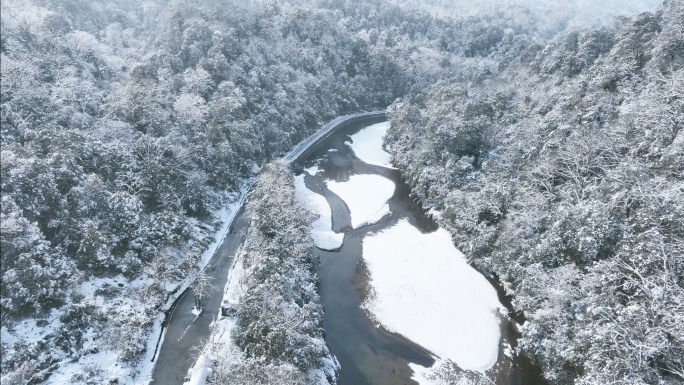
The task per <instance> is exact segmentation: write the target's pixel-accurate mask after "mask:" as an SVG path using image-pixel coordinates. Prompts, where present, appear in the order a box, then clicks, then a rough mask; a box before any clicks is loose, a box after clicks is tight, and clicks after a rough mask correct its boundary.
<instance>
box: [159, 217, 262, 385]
mask: <svg viewBox="0 0 684 385" xmlns="http://www.w3.org/2000/svg"><path fill="white" fill-rule="evenodd" d="M242 214H243V209H242V208H240V211H238V213H237V214H236V215H235V219H234V220H233V223H232V227H233V231H232V232H230V233H229V234H226V237H225V239H224V240H223V243H221V245H220V246H219V248H218V250H216V253H215V254H214V257H213V258H212V260H211V261H210V262H209V265H207V273H208V274H209V276H211V285H212V286H213V287H212V288H210V289H209V290H208V291H209V294H208V295H207V296H206V299H205V300H204V310H203V311H202V313H201V314H200V315H199V317H197V319H195V315H194V314H192V308H193V306H195V300H194V298H193V295H192V290H190V289H188V290H186V291H185V292H183V294H181V297H180V300H179V301H178V302H177V303H176V306H175V308H173V309H172V310H171V311H172V314H171V316H170V317H169V324H168V325H167V327H166V335H164V341H162V342H163V343H161V342H160V343H161V346H160V347H159V352H157V357H156V361H157V362H156V364H155V366H154V370H153V371H152V381H151V382H150V384H154V385H174V384H182V383H183V378H184V377H185V375H186V374H187V373H188V369H189V368H190V366H191V365H192V364H193V363H194V359H195V357H194V355H193V353H194V352H193V350H192V347H193V346H194V345H195V344H196V343H197V341H198V340H199V339H200V338H202V337H206V336H208V335H209V325H210V324H211V322H212V321H213V320H214V319H216V317H217V316H218V312H219V308H220V306H221V300H222V299H223V289H224V287H225V286H226V281H227V280H228V270H229V269H230V266H231V265H232V263H233V256H234V255H235V252H236V251H237V249H238V247H239V246H240V243H241V241H242V240H241V237H242V234H243V233H244V229H245V227H246V226H247V225H248V224H249V220H248V219H247V218H243V215H242Z"/></svg>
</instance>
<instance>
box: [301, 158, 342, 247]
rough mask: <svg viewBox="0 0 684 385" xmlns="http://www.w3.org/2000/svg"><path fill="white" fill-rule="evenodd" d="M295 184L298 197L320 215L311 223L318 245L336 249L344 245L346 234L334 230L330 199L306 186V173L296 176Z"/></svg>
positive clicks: (314, 238) (312, 234)
mask: <svg viewBox="0 0 684 385" xmlns="http://www.w3.org/2000/svg"><path fill="white" fill-rule="evenodd" d="M307 171H308V170H307ZM311 171H313V170H311ZM314 174H315V172H314ZM294 186H295V194H296V195H297V199H298V200H299V201H300V202H301V203H302V204H303V205H304V207H306V208H307V209H308V210H309V211H311V212H313V213H314V214H315V215H318V219H316V220H315V221H313V222H312V223H311V237H312V238H313V240H314V243H316V246H317V247H318V248H320V249H323V250H335V249H337V248H339V247H340V246H342V241H343V240H344V234H338V233H335V232H334V231H332V210H331V209H330V205H329V204H328V200H327V199H325V197H324V196H322V195H320V194H316V193H315V192H313V191H311V190H309V189H308V188H307V187H306V185H305V184H304V174H301V175H298V176H296V177H295V178H294Z"/></svg>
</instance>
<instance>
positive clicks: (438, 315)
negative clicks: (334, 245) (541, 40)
mask: <svg viewBox="0 0 684 385" xmlns="http://www.w3.org/2000/svg"><path fill="white" fill-rule="evenodd" d="M363 259H364V260H365V261H366V264H367V266H368V270H369V273H370V277H371V281H372V282H371V283H372V286H373V288H374V295H373V296H371V297H370V298H369V299H368V300H366V302H365V303H364V304H363V305H362V306H363V307H364V308H365V309H366V310H368V311H369V312H370V313H371V314H372V315H373V317H374V318H375V319H376V321H378V322H379V323H380V324H381V325H382V326H384V327H385V328H386V329H387V330H389V331H392V332H396V333H399V334H401V335H403V336H405V337H406V338H408V339H410V340H411V341H414V342H416V343H417V344H419V345H421V346H423V347H425V348H426V349H428V350H430V351H432V352H433V353H434V354H436V355H438V356H439V357H442V358H444V359H448V360H451V361H453V362H454V363H456V364H457V365H458V366H459V367H460V368H462V369H466V370H473V371H478V372H484V371H486V370H487V369H489V368H491V367H492V366H493V365H494V364H495V363H496V360H497V356H498V346H499V337H500V331H499V321H498V318H497V313H498V309H499V308H500V307H501V306H502V305H501V304H500V303H499V300H498V298H497V294H496V291H495V290H494V288H493V287H492V286H491V285H490V284H489V282H488V281H487V280H486V279H485V278H484V277H483V276H482V275H481V274H479V273H478V272H477V271H476V270H475V269H473V268H472V267H471V266H470V265H468V263H467V261H466V259H465V257H464V256H463V254H461V252H459V251H458V250H457V249H456V248H455V247H454V245H453V244H452V242H451V236H450V235H449V233H448V232H447V231H446V230H444V229H439V230H437V231H435V232H433V233H430V234H423V233H421V232H420V231H419V230H418V229H417V228H415V227H413V225H411V224H410V223H409V222H408V221H407V220H406V219H403V220H401V221H399V222H398V223H397V224H396V225H395V226H393V227H391V228H388V229H384V230H382V231H379V232H377V233H374V234H368V235H367V236H366V237H365V238H364V240H363Z"/></svg>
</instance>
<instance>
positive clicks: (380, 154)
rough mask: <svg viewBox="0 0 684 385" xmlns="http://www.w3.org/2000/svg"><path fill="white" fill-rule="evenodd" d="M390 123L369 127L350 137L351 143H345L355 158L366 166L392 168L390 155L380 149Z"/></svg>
mask: <svg viewBox="0 0 684 385" xmlns="http://www.w3.org/2000/svg"><path fill="white" fill-rule="evenodd" d="M389 127H390V122H382V123H377V124H373V125H370V126H368V127H366V128H364V129H362V130H361V131H359V132H357V133H356V134H354V135H352V136H351V139H352V143H349V142H345V144H346V145H348V146H349V147H351V149H352V151H354V155H356V157H357V158H359V159H361V160H362V161H364V162H366V163H368V164H374V165H376V166H382V167H387V168H393V167H392V163H391V162H390V159H391V157H390V154H389V153H388V152H387V151H385V150H383V149H382V138H383V137H384V136H385V134H387V130H388V129H389Z"/></svg>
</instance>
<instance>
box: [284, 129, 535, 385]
mask: <svg viewBox="0 0 684 385" xmlns="http://www.w3.org/2000/svg"><path fill="white" fill-rule="evenodd" d="M383 120H384V119H378V120H377V121H374V122H373V121H371V122H368V121H366V122H363V123H359V124H355V125H351V126H349V127H346V128H344V129H342V130H340V131H339V132H337V133H335V134H334V135H332V136H331V137H330V138H328V139H326V140H325V141H324V142H323V143H322V144H321V145H320V146H319V147H318V148H317V149H316V150H315V151H314V152H313V153H312V154H311V155H310V156H309V157H307V158H306V159H305V160H303V161H302V162H300V164H298V165H296V166H295V172H296V173H301V172H302V170H303V169H304V168H305V167H311V166H312V165H314V163H315V164H318V167H319V168H320V170H321V172H319V173H318V174H317V175H316V176H311V175H307V176H306V177H305V183H306V186H307V187H308V188H309V189H311V190H312V191H314V192H316V193H320V194H322V195H323V196H325V198H326V199H327V200H328V203H329V204H330V207H331V208H332V221H333V230H334V231H336V232H344V233H345V238H344V242H343V244H342V247H341V248H340V249H339V250H337V251H324V250H320V249H318V248H314V250H313V253H314V254H315V255H318V256H319V257H320V264H319V266H318V274H319V276H320V278H321V280H320V293H321V299H322V302H323V304H324V306H325V319H324V325H323V326H324V329H325V333H326V340H327V342H328V345H329V346H330V349H331V351H332V352H333V354H335V356H336V357H337V358H338V360H339V361H340V364H341V372H340V379H339V384H340V385H363V384H369V385H385V384H387V385H399V384H417V382H416V381H414V380H413V379H411V377H412V375H413V371H412V369H411V368H410V367H409V363H413V364H418V365H421V366H423V367H430V366H432V365H433V363H434V362H435V360H434V358H433V356H432V355H431V353H430V352H429V351H427V350H426V349H424V348H423V347H421V346H419V345H417V344H416V343H413V342H411V341H409V340H408V339H406V338H404V337H402V336H401V335H398V334H395V333H390V332H387V331H385V330H384V329H383V328H382V327H377V326H376V325H375V323H374V322H373V321H372V320H371V319H370V318H369V317H368V315H367V314H366V313H365V312H364V311H363V310H362V309H361V307H360V305H361V304H362V302H363V300H364V298H365V296H366V295H368V293H369V283H368V272H367V270H366V268H365V265H364V263H363V260H362V258H361V256H362V241H363V238H364V236H365V235H366V234H367V233H369V232H375V231H378V230H381V229H386V228H390V227H392V226H394V225H395V224H397V222H398V221H399V220H400V219H406V220H408V221H409V223H410V224H411V225H413V226H414V227H416V228H417V229H418V230H420V231H421V232H422V233H431V232H434V231H436V230H437V229H438V226H437V225H436V224H435V223H434V222H433V221H432V220H431V219H430V218H428V217H427V216H426V215H425V214H424V210H423V209H422V207H420V206H419V205H418V204H416V203H415V202H414V201H413V200H412V199H411V198H410V197H409V194H410V188H409V187H408V186H407V185H406V183H405V182H404V181H403V180H402V178H401V175H400V173H399V171H398V170H394V169H389V168H384V167H380V166H375V165H369V164H367V163H364V162H362V161H361V160H359V159H358V158H356V157H355V156H354V153H353V151H351V149H350V148H349V147H348V146H347V145H345V144H344V142H345V141H348V140H350V136H351V135H353V134H354V133H356V132H358V131H360V130H361V129H363V128H365V127H367V126H369V125H371V124H373V123H377V122H381V121H383ZM356 174H376V175H381V176H383V177H385V178H388V179H389V180H391V181H392V182H394V183H395V186H396V188H395V191H394V195H393V196H392V198H391V199H390V201H389V206H390V211H391V216H389V218H385V219H384V220H382V221H381V222H380V223H376V224H373V225H370V226H364V227H361V228H358V229H352V226H351V218H350V213H349V210H348V208H347V206H346V205H345V203H344V202H343V201H342V200H341V199H340V198H339V197H338V196H337V195H335V194H334V193H332V192H331V191H329V190H328V189H327V188H326V184H325V182H324V181H330V180H335V181H345V180H347V179H348V178H349V176H351V175H356ZM487 279H488V280H489V281H490V282H491V283H492V284H493V285H494V286H495V288H497V292H498V293H499V299H500V301H501V303H502V304H504V305H506V306H507V307H508V308H509V310H510V311H511V312H512V310H513V309H511V308H510V301H507V299H506V298H505V296H504V293H503V290H502V289H501V287H500V285H499V284H498V282H497V281H496V280H495V279H494V278H492V277H487ZM500 328H501V342H500V344H499V358H498V361H497V364H496V365H495V366H494V367H493V368H492V369H490V370H489V371H487V373H486V376H487V379H484V378H482V375H479V374H475V373H472V372H471V373H465V372H464V371H460V372H461V374H464V373H465V375H466V377H468V378H472V379H475V380H477V381H478V382H479V381H482V380H484V381H485V383H495V384H501V385H504V384H506V385H516V384H525V385H527V384H529V385H535V384H546V382H545V381H544V380H543V378H542V377H541V375H540V373H541V371H540V370H539V368H537V367H535V366H533V365H532V364H531V362H530V361H529V359H527V358H526V357H525V356H520V357H518V356H516V357H514V358H513V359H512V360H511V359H510V358H508V357H507V356H506V355H504V346H505V344H510V345H512V346H515V344H516V339H517V337H518V335H517V331H516V328H515V326H514V323H513V321H511V320H510V319H508V317H504V316H501V317H500ZM455 371H456V372H459V369H457V368H455Z"/></svg>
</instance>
